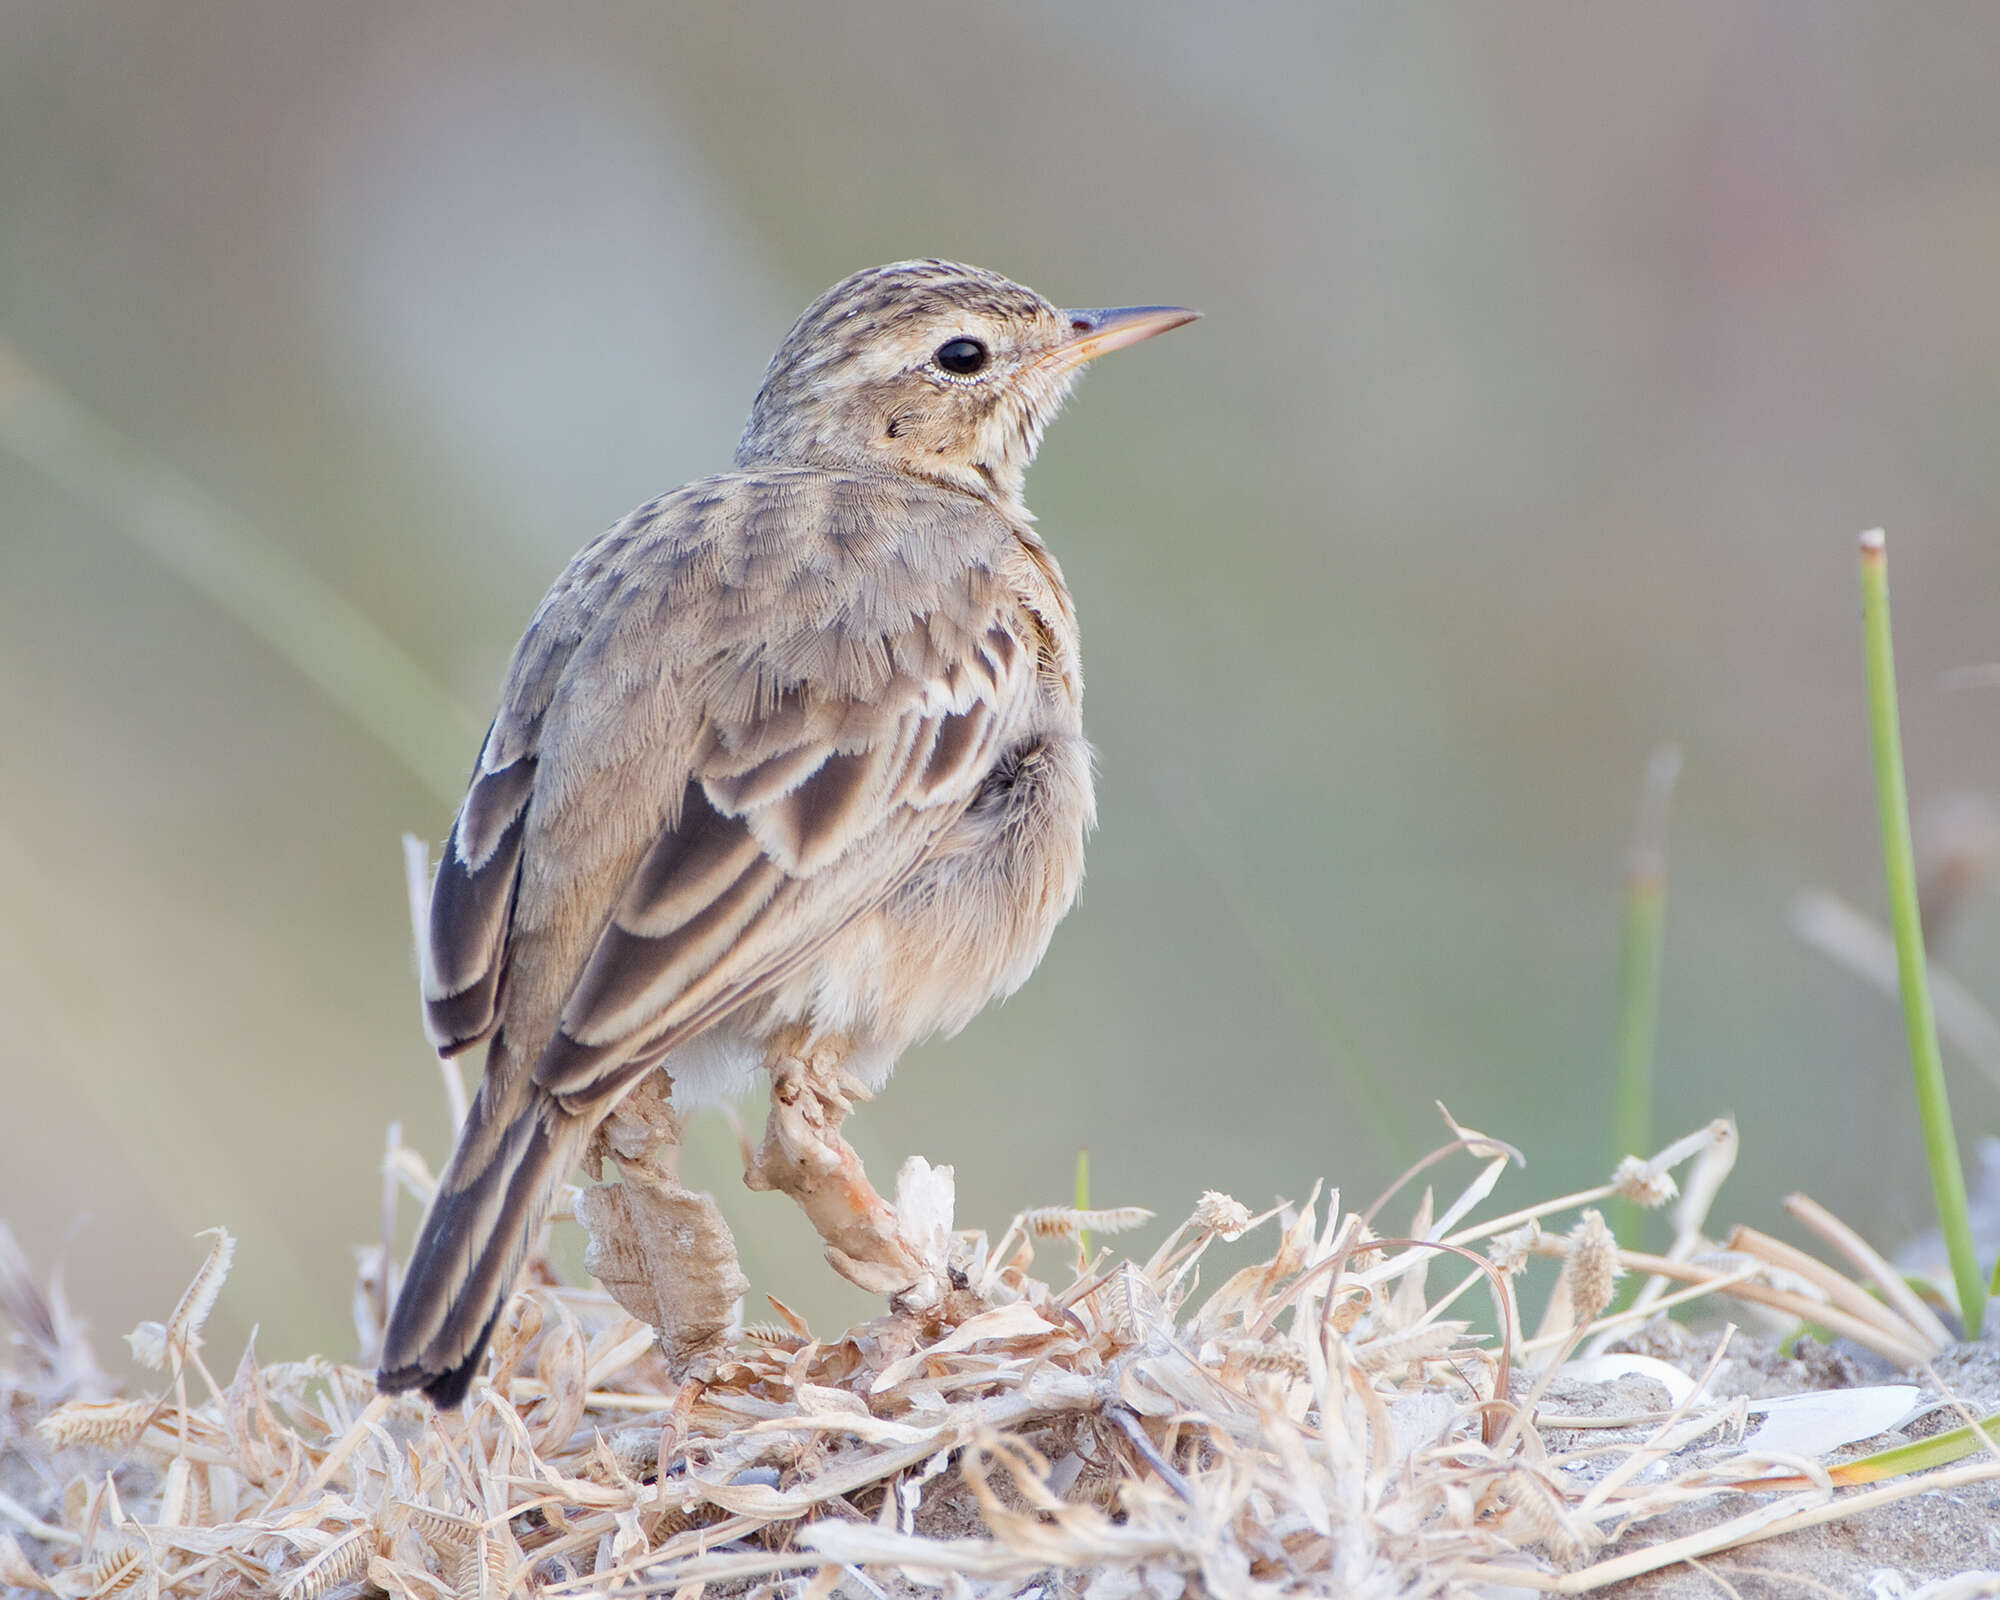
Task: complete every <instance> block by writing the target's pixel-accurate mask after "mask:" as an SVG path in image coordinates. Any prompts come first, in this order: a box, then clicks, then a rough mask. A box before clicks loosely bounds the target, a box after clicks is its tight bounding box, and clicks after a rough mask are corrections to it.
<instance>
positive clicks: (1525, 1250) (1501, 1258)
mask: <svg viewBox="0 0 2000 1600" xmlns="http://www.w3.org/2000/svg"><path fill="white" fill-rule="evenodd" d="M1541 1242H1542V1225H1541V1224H1540V1223H1539V1222H1524V1223H1522V1224H1521V1226H1520V1227H1518V1228H1510V1229H1509V1230H1508V1231H1507V1232H1505V1233H1502V1234H1496V1235H1495V1236H1494V1237H1493V1240H1492V1242H1491V1243H1489V1244H1488V1245H1487V1246H1486V1259H1487V1260H1489V1261H1491V1262H1492V1263H1493V1265H1494V1266H1496V1267H1498V1268H1499V1269H1500V1270H1501V1272H1502V1273H1504V1274H1505V1275H1506V1276H1507V1277H1510V1278H1511V1277H1513V1276H1514V1274H1515V1273H1517V1272H1519V1271H1520V1270H1521V1269H1522V1268H1523V1267H1525V1266H1527V1264H1528V1258H1529V1257H1530V1256H1532V1255H1533V1254H1534V1253H1535V1246H1537V1245H1538V1244H1540V1243H1541Z"/></svg>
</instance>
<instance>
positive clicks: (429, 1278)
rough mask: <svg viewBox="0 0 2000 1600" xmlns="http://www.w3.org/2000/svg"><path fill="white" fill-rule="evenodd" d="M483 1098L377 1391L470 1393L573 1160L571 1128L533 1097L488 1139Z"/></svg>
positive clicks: (442, 1198)
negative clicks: (533, 1241)
mask: <svg viewBox="0 0 2000 1600" xmlns="http://www.w3.org/2000/svg"><path fill="white" fill-rule="evenodd" d="M491 1116H492V1113H491V1112H489V1111H488V1110H487V1108H486V1097H485V1096H484V1095H482V1096H480V1097H479V1099H478V1101H476V1102H475V1103H474V1106H473V1110H472V1114H471V1116H470V1117H468V1118H467V1119H466V1125H465V1127H464V1128H463V1129H462V1130H461V1131H460V1133H459V1140H458V1149H457V1151H456V1153H455V1154H454V1155H453V1156H452V1160H451V1165H450V1167H448V1168H447V1169H446V1171H445V1175H444V1179H443V1181H442V1182H441V1183H440V1185H439V1187H438V1195H437V1199H436V1200H434V1201H433V1202H432V1203H431V1209H430V1214H429V1215H428V1216H426V1217H425V1218H424V1226H423V1231H422V1232H421V1233H419V1234H418V1235H417V1247H416V1250H415V1251H414V1252H412V1254H411V1256H410V1270H409V1273H408V1275H407V1276H406V1277H405V1278H404V1279H403V1287H402V1289H401V1291H400V1292H399V1293H398V1294H397V1296H396V1309H395V1311H394V1312H393V1313H392V1314H391V1316H390V1318H389V1329H388V1332H387V1333H386V1334H385V1335H384V1337H383V1340H382V1370H381V1371H380V1372H379V1373H377V1374H376V1382H377V1383H378V1384H380V1385H381V1387H382V1388H383V1389H384V1390H395V1389H421V1390H423V1392H424V1393H425V1394H427V1395H429V1396H430V1397H431V1399H432V1400H434V1401H435V1402H436V1403H437V1404H438V1405H440V1406H455V1405H457V1404H458V1403H459V1402H460V1401H461V1400H463V1399H464V1398H465V1394H466V1391H467V1390H468V1389H470V1388H471V1387H472V1379H473V1376H474V1374H475V1373H477V1372H478V1370H479V1364H480V1362H481V1361H482V1360H484V1359H485V1355H486V1346H487V1342H488V1341H489V1340H490V1339H492V1337H493V1328H494V1324H496V1323H497V1322H498V1321H499V1320H500V1311H501V1308H502V1307H503V1306H504V1305H505V1304H506V1303H507V1296H508V1295H509V1294H510V1293H511V1292H512V1291H513V1288H514V1279H515V1278H516V1277H517V1276H518V1275H519V1274H520V1270H521V1261H522V1258H523V1257H524V1256H525V1255H526V1254H527V1251H528V1244H529V1241H530V1240H531V1239H532V1238H533V1236H534V1232H535V1229H537V1228H538V1227H540V1226H541V1222H542V1218H543V1216H544V1215H545V1214H546V1213H547V1211H548V1207H549V1200H550V1197H551V1196H552V1195H553V1194H554V1193H555V1189H556V1185H557V1184H558V1183H560V1182H561V1181H562V1179H563V1176H564V1175H565V1174H566V1173H567V1172H568V1171H569V1168H570V1166H571V1165H572V1164H573V1163H574V1161H575V1159H576V1157H577V1154H578V1141H577V1134H578V1132H579V1131H580V1129H579V1124H578V1123H577V1121H576V1119H575V1118H573V1117H571V1116H569V1115H567V1114H566V1113H565V1112H563V1111H562V1110H561V1108H560V1107H558V1106H557V1105H556V1104H555V1102H554V1101H553V1100H551V1099H549V1098H547V1097H546V1096H544V1095H542V1094H541V1093H540V1092H539V1091H537V1092H536V1093H535V1096H534V1100H533V1102H532V1103H531V1104H530V1105H529V1106H528V1107H527V1108H526V1109H524V1110H521V1111H519V1112H517V1113H516V1114H515V1115H514V1117H513V1120H512V1121H511V1122H509V1123H508V1124H507V1126H506V1127H505V1128H503V1129H501V1130H500V1131H499V1134H498V1137H497V1138H496V1137H495V1136H494V1133H493V1130H492V1127H491V1123H490V1120H489V1119H490V1117H491Z"/></svg>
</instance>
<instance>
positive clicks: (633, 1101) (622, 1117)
mask: <svg viewBox="0 0 2000 1600" xmlns="http://www.w3.org/2000/svg"><path fill="white" fill-rule="evenodd" d="M668 1092H669V1085H668V1081H667V1079H666V1076H665V1075H664V1074H662V1073H654V1074H652V1075H651V1076H650V1077H648V1078H647V1079H646V1080H645V1081H644V1082H643V1083H641V1084H640V1085H639V1087H638V1088H636V1089H634V1090H633V1091H632V1093H631V1094H629V1095H627V1096H626V1097H625V1099H624V1100H623V1101H621V1102H620V1103H619V1105H618V1107H617V1109H615V1110H614V1111H613V1112H612V1113H611V1115H610V1116H609V1117H607V1118H606V1119H605V1120H604V1124H603V1126H601V1127H600V1128H599V1129H598V1131H597V1134H596V1136H595V1138H594V1139H593V1141H592V1145H591V1150H592V1153H593V1155H596V1156H599V1157H602V1156H604V1155H609V1156H611V1157H612V1158H613V1159H614V1160H616V1161H617V1163H618V1173H619V1178H618V1181H617V1182H616V1183H606V1184H599V1185H598V1186H597V1187H595V1188H591V1189H586V1190H584V1192H583V1194H582V1195H581V1196H580V1197H579V1198H578V1200H577V1206H576V1214H577V1220H578V1221H580V1222H581V1223H582V1224H583V1225H584V1227H585V1228H587V1229H588V1230H589V1231H590V1245H589V1248H588V1250H587V1251H586V1252H585V1255H584V1265H585V1266H586V1267H587V1268H588V1269H589V1271H590V1272H591V1274H592V1276H594V1277H595V1278H596V1279H597V1280H598V1281H599V1282H600V1283H602V1284H603V1285H604V1287H605V1288H606V1289H607V1290H608V1291H609V1292H610V1294H611V1298H612V1299H614V1300H616V1301H617V1302H618V1304H619V1305H621V1306H623V1307H624V1308H625V1309H626V1310H627V1311H628V1312H630V1313H631V1314H632V1315H633V1316H635V1317H637V1318H638V1319H639V1320H640V1321H642V1322H645V1323H649V1324H650V1325H651V1326H652V1328H653V1331H654V1332H655V1333H656V1334H658V1335H659V1340H660V1349H661V1351H662V1352H663V1353H664V1354H665V1356H666V1358H667V1364H668V1365H669V1366H670V1367H671V1368H672V1369H673V1371H674V1372H675V1374H676V1375H677V1376H685V1375H686V1374H687V1373H688V1371H689V1369H690V1368H691V1367H693V1366H695V1365H696V1364H697V1363H698V1362H699V1361H700V1360H701V1359H702V1358H703V1357H704V1356H707V1355H709V1354H710V1353H712V1352H713V1351H714V1350H715V1349H716V1348H717V1347H718V1346H719V1344H720V1342H721V1339H722V1336H723V1333H724V1332H725V1330H726V1329H727V1328H728V1326H729V1321H730V1317H731V1314H732V1312H733V1311H734V1309H735V1305H736V1302H737V1301H738V1300H740V1299H741V1298H742V1297H743V1296H744V1295H745V1294H747V1293H749V1290H750V1283H749V1280H748V1279H746V1278H745V1277H744V1276H743V1269H742V1268H741V1266H739V1265H738V1264H737V1260H736V1241H735V1240H734V1239H732V1238H731V1237H730V1234H729V1226H728V1224H727V1223H725V1222H724V1221H723V1220H722V1213H721V1211H719V1210H718V1209H717V1208H716V1204H715V1202H714V1200H712V1199H710V1198H709V1196H707V1195H705V1194H697V1193H695V1192H694V1191H693V1190H691V1189H685V1188H683V1187H682V1186H681V1183H680V1179H679V1177H678V1176H677V1174H676V1168H677V1167H678V1164H679V1156H680V1145H681V1122H680V1118H679V1116H678V1115H676V1113H675V1111H674V1108H673V1103H672V1101H671V1100H670V1099H669V1097H668Z"/></svg>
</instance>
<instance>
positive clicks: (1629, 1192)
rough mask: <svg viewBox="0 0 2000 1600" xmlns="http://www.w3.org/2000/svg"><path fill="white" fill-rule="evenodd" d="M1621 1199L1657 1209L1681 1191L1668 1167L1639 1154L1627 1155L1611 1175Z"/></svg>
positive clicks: (1650, 1208) (1649, 1209) (1650, 1209)
mask: <svg viewBox="0 0 2000 1600" xmlns="http://www.w3.org/2000/svg"><path fill="white" fill-rule="evenodd" d="M1611 1182H1612V1183H1613V1185H1614V1186H1615V1187H1616V1188H1617V1190H1618V1198H1619V1199H1620V1200H1629V1201H1631V1203H1632V1204H1633V1205H1635V1206H1644V1207H1645V1208H1646V1209H1647V1210H1648V1211H1654V1210H1657V1209H1658V1208H1659V1207H1661V1206H1663V1205H1665V1204H1666V1203H1667V1202H1668V1201H1669V1200H1671V1199H1673V1197H1674V1196H1675V1195H1677V1194H1679V1193H1680V1190H1679V1188H1678V1187H1676V1186H1675V1183H1674V1180H1673V1175H1672V1174H1671V1173H1669V1172H1668V1171H1667V1170H1666V1168H1664V1167H1661V1166H1656V1165H1655V1164H1654V1163H1652V1162H1651V1161H1645V1160H1642V1159H1641V1158H1640V1157H1638V1156H1627V1157H1626V1158H1625V1159H1624V1160H1623V1161H1621V1162H1619V1163H1618V1170H1617V1171H1616V1172H1614V1173H1612V1175H1611Z"/></svg>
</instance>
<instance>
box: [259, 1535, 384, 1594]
mask: <svg viewBox="0 0 2000 1600" xmlns="http://www.w3.org/2000/svg"><path fill="white" fill-rule="evenodd" d="M374 1540H375V1530H374V1529H373V1528H371V1527H368V1526H366V1525H364V1526H362V1527H359V1528H356V1529H354V1530H353V1531H352V1532H349V1533H343V1534H342V1535H341V1536H340V1537H339V1538H338V1539H336V1540H334V1541H333V1543H332V1544H330V1545H328V1546H327V1547H326V1548H325V1549H324V1550H322V1551H320V1553H319V1554H318V1555H316V1556H314V1557H313V1558H312V1560H310V1561H308V1562H307V1563H306V1564H305V1565H304V1566H302V1567H300V1568H299V1570H298V1571H297V1572H295V1573H293V1574H292V1575H291V1576H290V1577H289V1578H287V1579H286V1580H285V1581H284V1583H283V1584H281V1585H280V1586H279V1588H278V1600H315V1597H316V1596H318V1595H322V1594H325V1593H326V1591H327V1590H329V1589H331V1588H333V1587H334V1586H335V1585H336V1584H341V1583H346V1582H347V1581H348V1580H349V1579H350V1578H358V1577H360V1576H361V1574H362V1573H363V1572H364V1571H366V1570H367V1567H368V1558H369V1557H370V1556H371V1555H373V1554H374V1553H375V1546H374Z"/></svg>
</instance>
